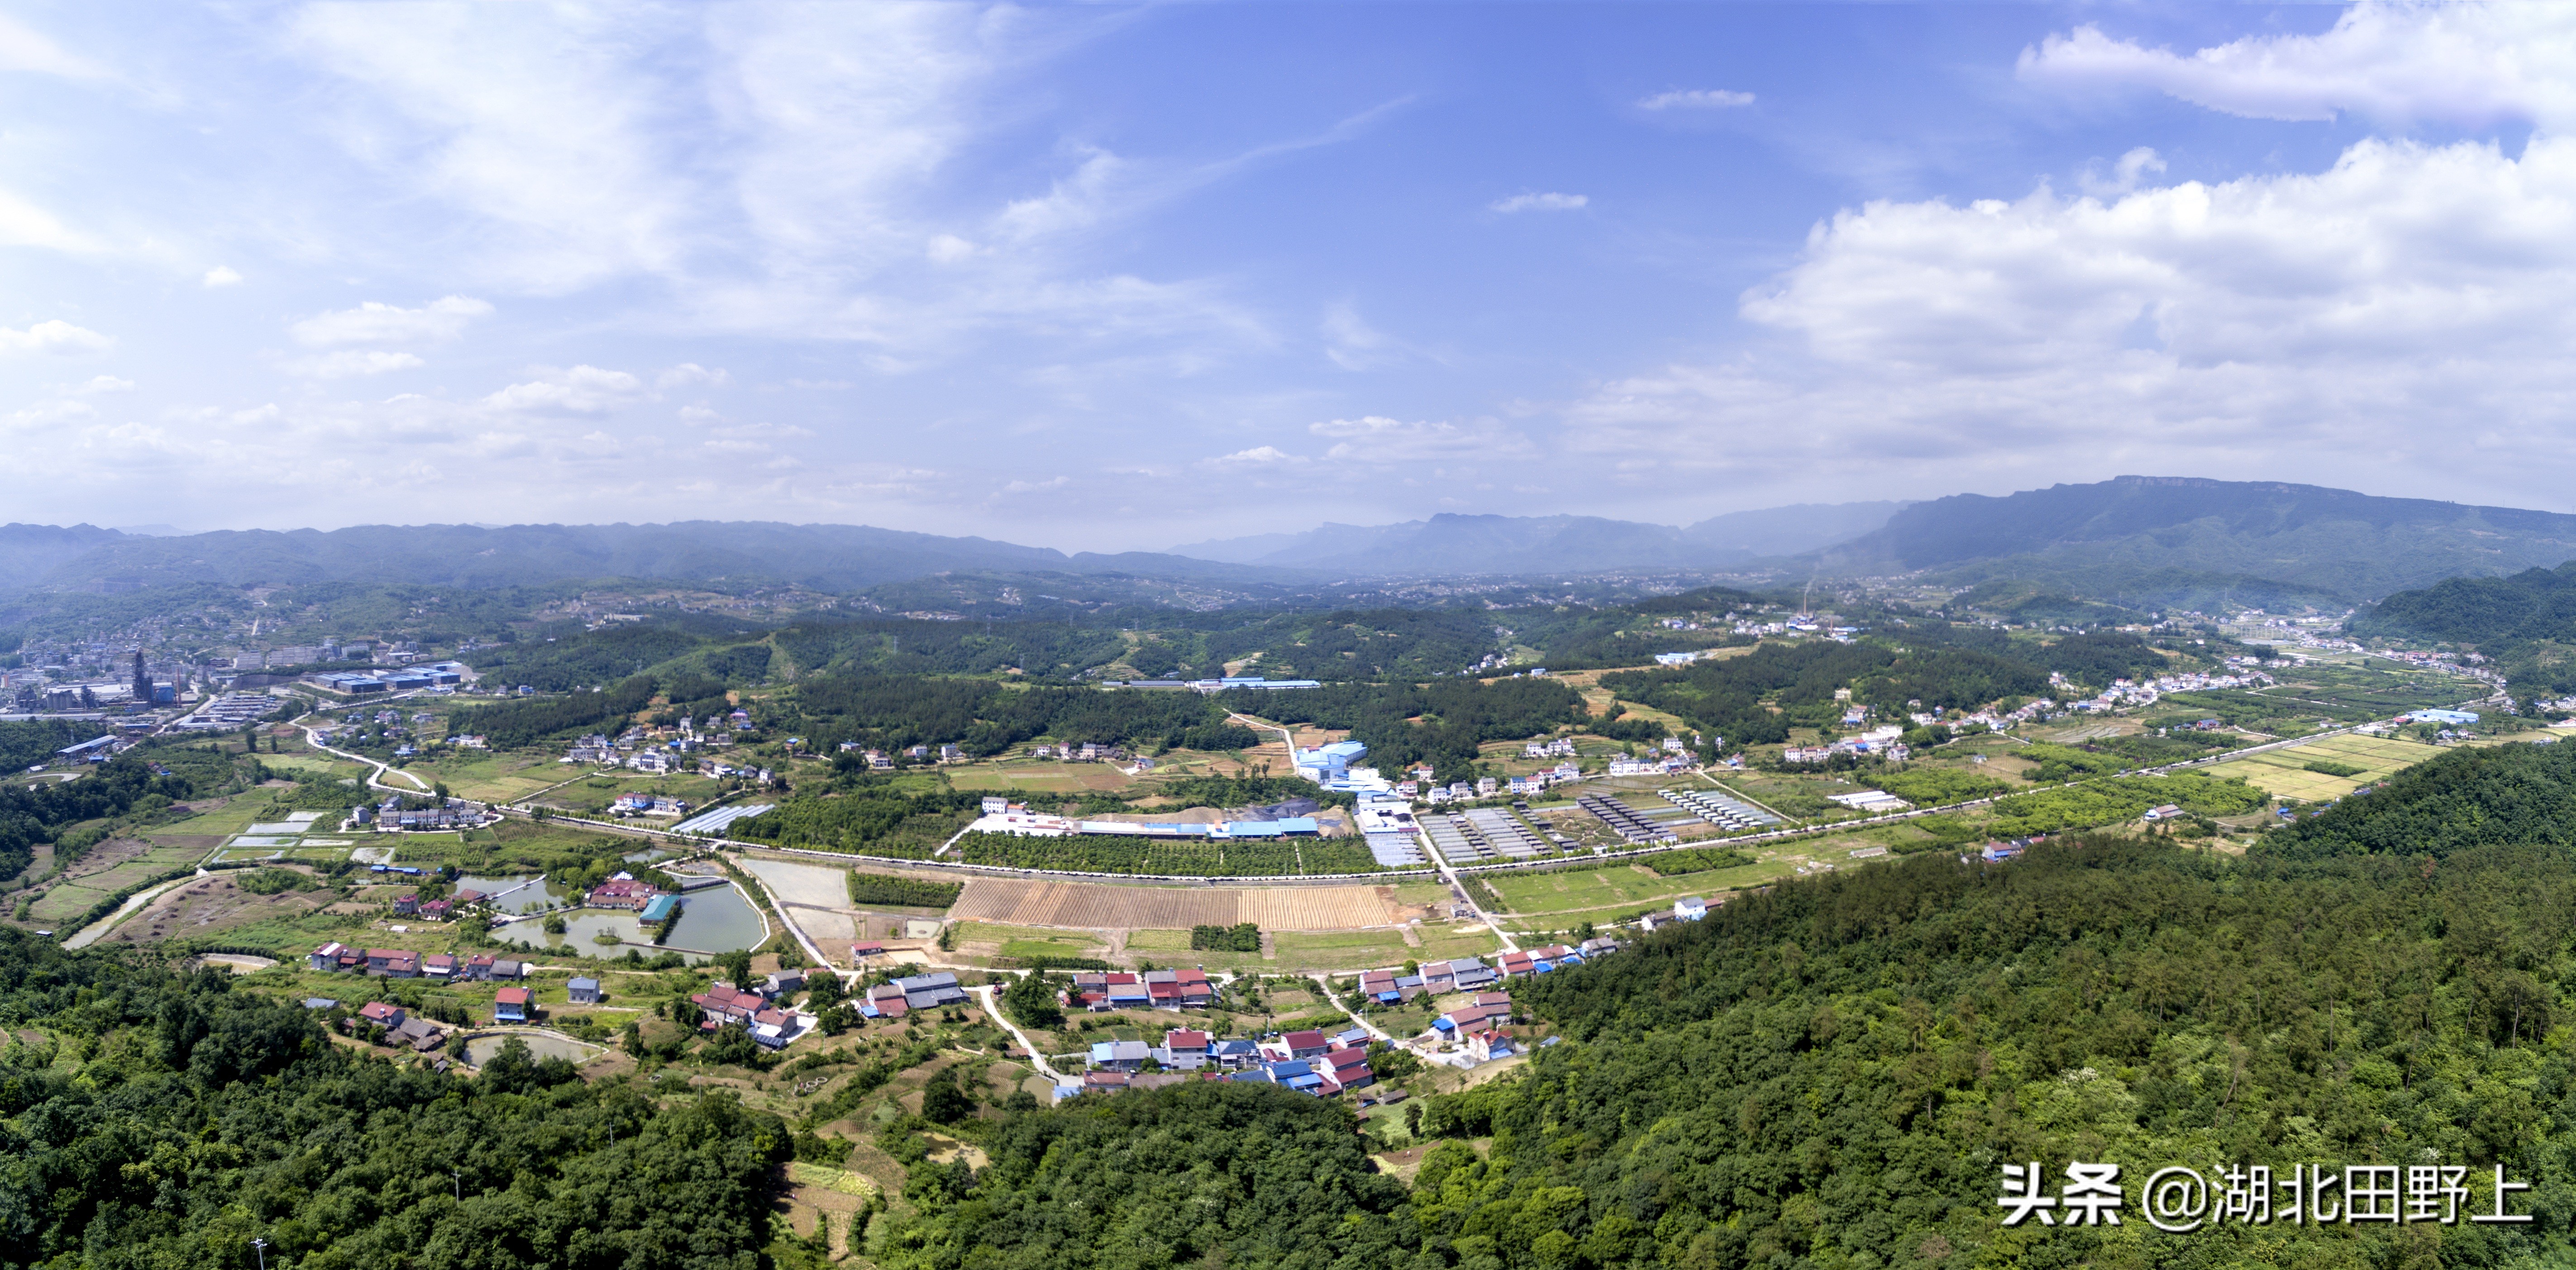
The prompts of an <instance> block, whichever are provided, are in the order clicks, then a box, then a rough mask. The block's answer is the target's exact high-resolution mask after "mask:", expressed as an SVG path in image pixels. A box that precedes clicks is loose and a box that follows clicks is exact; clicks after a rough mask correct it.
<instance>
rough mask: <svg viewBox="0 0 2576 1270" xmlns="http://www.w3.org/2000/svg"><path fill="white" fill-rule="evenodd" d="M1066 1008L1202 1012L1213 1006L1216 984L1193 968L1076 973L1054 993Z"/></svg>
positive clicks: (1202, 971) (1201, 971) (1200, 971)
mask: <svg viewBox="0 0 2576 1270" xmlns="http://www.w3.org/2000/svg"><path fill="white" fill-rule="evenodd" d="M1057 996H1058V998H1059V999H1061V1000H1062V1001H1063V1002H1064V1004H1065V1007H1066V1008H1067V1009H1073V1010H1088V1011H1091V1012H1093V1013H1098V1012H1100V1011H1103V1010H1128V1009H1137V1010H1143V1009H1154V1010H1204V1009H1206V1008H1208V1007H1209V1006H1211V1005H1213V1004H1215V1003H1216V985H1215V984H1214V983H1211V982H1209V980H1208V976H1207V972H1206V971H1204V970H1201V969H1199V968H1198V967H1196V966H1191V967H1186V968H1183V969H1176V970H1146V971H1130V970H1107V971H1102V970H1086V971H1077V972H1076V973H1075V974H1074V976H1073V986H1072V987H1071V988H1070V989H1068V990H1066V991H1064V992H1061V993H1058V994H1057Z"/></svg>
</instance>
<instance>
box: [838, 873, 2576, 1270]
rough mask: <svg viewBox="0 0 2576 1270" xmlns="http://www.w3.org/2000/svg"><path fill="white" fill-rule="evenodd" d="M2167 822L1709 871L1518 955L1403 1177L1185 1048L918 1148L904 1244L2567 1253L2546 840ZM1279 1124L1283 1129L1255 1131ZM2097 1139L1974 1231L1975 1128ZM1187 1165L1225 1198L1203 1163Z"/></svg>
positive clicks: (2403, 1255) (973, 1248)
mask: <svg viewBox="0 0 2576 1270" xmlns="http://www.w3.org/2000/svg"><path fill="white" fill-rule="evenodd" d="M2426 865H2427V861H2426V860H2423V859H2400V858H2395V857H2387V856H2332V857H2328V858H2323V859H2291V858H2282V857H2280V856H2277V855H2273V854H2271V853H2269V852H2268V851H2261V850H2258V852H2257V853H2256V854H2255V855H2254V856H2253V857H2251V858H2249V859H2244V860H2233V859H2230V858H2228V857H2224V856H2219V855H2215V854H2211V853H2204V852H2196V851H2192V850H2188V849H2185V848H2182V847H2178V846H2176V845H2174V844H2173V843H2171V842H2170V841H2168V840H2163V839H2154V838H2148V839H2136V838H2117V837H2100V838H2089V839H2078V840H2072V841H2061V842H2055V843H2047V844H2042V845H2041V846H2039V847H2037V848H2034V849H2033V850H2032V852H2031V853H2030V854H2029V855H2027V856H2025V857H2024V858H2023V859H2021V860H2019V861H2017V862H2014V863H2012V864H2009V865H2001V866H1987V865H1962V864H1961V863H1959V862H1958V861H1957V860H1956V859H1955V858H1952V857H1948V856H1943V855H1930V856H1920V857H1913V858H1910V859H1907V860H1905V861H1901V862H1898V863H1895V864H1892V865H1883V866H1872V867H1869V868H1862V869H1854V870H1847V871H1838V872H1836V873H1834V874H1832V875H1829V876H1826V877H1823V878H1818V879H1811V880H1801V881H1798V882H1793V883H1788V884H1784V885H1781V886H1779V887H1777V888H1774V889H1772V890H1770V891H1768V892H1766V893H1763V894H1760V895H1750V896H1744V897H1741V898H1738V899H1737V900H1735V901H1734V902H1732V903H1730V904H1727V905H1726V906H1724V907H1723V908H1720V909H1717V910H1713V911H1712V912H1711V913H1710V915H1709V917H1708V918H1707V920H1705V921H1704V922H1699V923H1683V924H1680V925H1678V926H1676V927H1673V928H1668V929H1667V930H1664V931H1660V932H1657V933H1656V934H1654V935H1652V936H1650V937H1647V938H1645V939H1642V940H1640V941H1638V942H1636V943H1635V944H1634V946H1632V947H1631V948H1630V949H1628V950H1627V951H1624V952H1622V953H1620V954H1619V955H1617V956H1615V957H1611V958H1607V959H1603V960H1599V961H1596V962H1593V963H1590V964H1587V965H1584V966H1580V967H1575V968H1570V969H1566V970H1560V971H1558V972H1556V973H1553V974H1549V975H1545V976H1540V977H1538V978H1535V979H1529V980H1522V981H1518V982H1516V983H1515V984H1514V985H1513V991H1514V997H1515V1012H1516V1013H1520V1014H1524V1015H1530V1016H1534V1017H1537V1018H1540V1019H1543V1020H1546V1021H1547V1022H1548V1023H1549V1025H1550V1026H1552V1027H1553V1028H1554V1029H1555V1030H1556V1033H1557V1034H1558V1035H1560V1036H1562V1037H1564V1038H1565V1039H1566V1041H1567V1043H1565V1044H1560V1045H1554V1046H1549V1047H1542V1048H1540V1049H1538V1050H1537V1051H1536V1052H1535V1053H1534V1055H1533V1056H1532V1057H1531V1059H1530V1060H1528V1064H1527V1066H1526V1068H1525V1069H1523V1070H1521V1071H1519V1072H1516V1073H1512V1074H1507V1075H1506V1076H1504V1077H1503V1078H1502V1079H1500V1080H1497V1081H1493V1082H1490V1083H1486V1084H1482V1085H1478V1086H1476V1087H1475V1088H1473V1089H1470V1090H1467V1091H1464V1092H1461V1093H1456V1094H1449V1095H1442V1096H1437V1097H1434V1098H1431V1099H1429V1100H1428V1105H1427V1106H1426V1107H1425V1109H1424V1114H1423V1116H1422V1119H1421V1126H1420V1128H1421V1132H1422V1133H1423V1134H1424V1135H1426V1136H1428V1137H1430V1138H1432V1139H1433V1140H1434V1141H1435V1143H1436V1145H1434V1146H1433V1148H1432V1149H1431V1151H1430V1152H1429V1153H1428V1154H1427V1155H1426V1156H1425V1157H1424V1159H1423V1161H1422V1164H1421V1168H1420V1172H1419V1173H1418V1174H1417V1176H1416V1177H1415V1179H1414V1182H1413V1185H1412V1187H1411V1188H1410V1192H1409V1194H1408V1193H1406V1192H1404V1191H1401V1190H1398V1189H1396V1188H1395V1187H1394V1186H1393V1184H1392V1183H1390V1182H1388V1181H1387V1180H1386V1179H1384V1178H1383V1177H1382V1176H1378V1175H1374V1174H1372V1173H1371V1172H1370V1171H1369V1170H1368V1169H1367V1168H1366V1167H1365V1165H1364V1164H1362V1163H1361V1162H1360V1160H1359V1157H1358V1155H1357V1152H1358V1151H1359V1150H1360V1149H1361V1148H1360V1145H1359V1143H1360V1142H1361V1141H1362V1140H1361V1139H1357V1138H1354V1137H1352V1136H1351V1133H1350V1122H1349V1121H1348V1119H1347V1114H1348V1113H1347V1112H1346V1111H1345V1110H1344V1109H1342V1108H1341V1107H1339V1106H1335V1105H1331V1104H1317V1103H1313V1102H1305V1101H1301V1100H1299V1099H1297V1098H1295V1097H1294V1096H1288V1095H1282V1094H1280V1093H1279V1091H1276V1090H1270V1089H1265V1088H1258V1087H1255V1088H1252V1089H1249V1090H1246V1089H1243V1088H1242V1087H1240V1086H1237V1085H1233V1084H1223V1085H1203V1084H1192V1085H1186V1086H1181V1087H1178V1088H1174V1089H1169V1090H1161V1091H1155V1092H1151V1093H1134V1094H1126V1095H1121V1096H1118V1097H1116V1098H1106V1099H1098V1100H1091V1099H1085V1100H1082V1101H1081V1102H1078V1103H1075V1104H1072V1105H1070V1106H1068V1107H1067V1108H1065V1109H1063V1110H1055V1111H1027V1112H1019V1113H1014V1114H1012V1115H1010V1116H1008V1117H1007V1118H1006V1120H1005V1121H1004V1123H1003V1126H1002V1127H1001V1129H1000V1130H999V1131H998V1132H996V1133H993V1134H991V1135H989V1136H988V1137H987V1138H986V1139H985V1140H984V1145H985V1148H986V1150H987V1152H988V1153H989V1154H990V1156H991V1159H992V1163H991V1165H990V1167H988V1168H985V1169H982V1170H968V1169H963V1168H959V1167H956V1166H954V1165H937V1164H932V1163H929V1162H927V1161H924V1162H923V1163H920V1164H916V1165H915V1166H914V1168H913V1177H912V1181H911V1182H910V1183H909V1184H908V1185H907V1187H906V1194H907V1195H908V1196H911V1197H913V1199H914V1201H915V1204H916V1205H917V1213H916V1214H915V1215H914V1216H912V1217H910V1218H908V1219H906V1220H904V1221H903V1222H901V1223H899V1224H898V1225H897V1226H896V1227H895V1228H894V1230H893V1231H892V1232H891V1233H890V1235H889V1238H888V1239H887V1241H886V1244H885V1246H884V1248H883V1249H882V1250H881V1252H882V1256H883V1259H884V1261H885V1264H888V1265H892V1266H906V1267H941V1268H943V1270H944V1268H948V1267H961V1268H962V1267H970V1266H987V1265H990V1266H1020V1265H1026V1266H1071V1267H1106V1266H1129V1265H1175V1264H1182V1263H1195V1264H1208V1265H1213V1264H1220V1263H1221V1264H1225V1265H1229V1266H1237V1267H1271V1266H1281V1267H1287V1266H1294V1267H1318V1268H1322V1267H1328V1266H1329V1267H1343V1266H1350V1267H1360V1266H1370V1267H1377V1266H1384V1267H1400V1268H1402V1270H1435V1268H1445V1267H1458V1268H1459V1270H1626V1268H1631V1267H1636V1268H1642V1267H1656V1266H1672V1267H1682V1266H1689V1267H1717V1268H1722V1270H1736V1268H1738V1267H1754V1266H1781V1267H1863V1266H1887V1267H1899V1266H1906V1267H1913V1266H1920V1267H1931V1266H1946V1265H1986V1266H2025V1267H2034V1268H2036V1267H2074V1266H2083V1265H2094V1266H2139V1267H2149V1266H2153V1267H2178V1268H2179V1267H2202V1266H2221V1265H2277V1266H2317V1267H2330V1266H2331V1267H2341V1266H2374V1267H2390V1268H2392V1270H2394V1268H2397V1267H2411V1266H2433V1265H2445V1266H2453V1267H2461V1266H2538V1265H2545V1264H2564V1263H2565V1262H2566V1260H2567V1259H2568V1258H2569V1257H2570V1256H2571V1255H2576V1246H2571V1243H2570V1222H2571V1219H2572V1218H2576V1166H2571V1165H2570V1163H2569V1162H2568V1161H2569V1160H2570V1158H2571V1155H2570V1148H2571V1147H2576V1120H2570V1119H2569V1118H2568V1117H2567V1115H2566V1114H2565V1112H2564V1109H2563V1108H2562V1107H2561V1106H2560V1104H2561V1103H2563V1102H2564V1100H2565V1099H2566V1097H2567V1091H2568V1090H2570V1089H2576V1052H2571V1051H2570V1049H2569V1048H2568V1046H2567V1045H2566V1044H2565V1036H2566V1030H2565V1022H2566V1019H2567V1017H2568V1006H2567V998H2566V996H2565V994H2564V993H2563V991H2562V988H2561V984H2562V982H2563V981H2564V978H2565V976H2567V975H2568V973H2569V972H2570V971H2571V969H2576V963H2572V962H2571V958H2570V955H2569V953H2568V952H2567V949H2568V947H2569V946H2570V943H2571V941H2576V863H2571V861H2570V859H2569V857H2568V855H2567V853H2566V852H2565V851H2564V850H2562V849H2559V848H2554V847H2539V848H2533V847H2510V846H2483V847H2462V848H2460V849H2458V850H2455V851H2453V852H2452V853H2450V854H2449V855H2447V856H2445V857H2444V858H2443V859H2441V860H2440V862H2439V864H2438V867H2426ZM1283 1142H1298V1143H1301V1144H1302V1145H1303V1150H1302V1152H1301V1154H1300V1155H1299V1156H1298V1157H1297V1158H1296V1167H1289V1166H1288V1165H1287V1164H1286V1163H1285V1162H1283V1161H1281V1160H1280V1159H1279V1158H1278V1157H1277V1156H1276V1155H1274V1154H1273V1152H1274V1150H1275V1149H1276V1148H1277V1146H1278V1145H1279V1144H1281V1143H1283ZM2031 1160H2036V1161H2039V1162H2041V1164H2042V1166H2043V1168H2044V1169H2046V1170H2047V1171H2048V1173H2049V1174H2050V1176H2051V1177H2052V1178H2054V1177H2056V1176H2057V1175H2058V1173H2059V1171H2060V1170H2062V1169H2063V1168H2064V1167H2065V1166H2066V1165H2067V1164H2068V1163H2070V1162H2072V1161H2098V1162H2112V1163H2118V1164H2120V1165H2122V1166H2123V1168H2124V1179H2125V1181H2126V1184H2127V1186H2128V1189H2129V1196H2128V1201H2127V1204H2126V1206H2125V1220H2124V1222H2123V1224H2122V1225H2120V1226H2118V1227H2116V1228H2098V1227H2071V1226H2056V1227H2041V1226H2038V1225H2037V1224H2035V1223H2034V1224H2029V1225H2025V1226H2023V1227H2020V1228H2016V1229H2009V1230H2007V1229H2005V1228H2003V1227H2002V1226H2001V1225H2000V1222H1999V1220H1998V1218H1999V1213H1998V1209H1997V1206H1996V1202H1995V1201H1996V1197H1997V1195H1998V1194H1999V1193H2000V1191H2001V1183H2002V1174H2001V1166H2002V1165H2003V1164H2004V1163H2006V1162H2019V1161H2031ZM2428 1160H2431V1161H2439V1162H2441V1163H2443V1164H2445V1165H2455V1166H2459V1167H2463V1168H2466V1169H2467V1170H2469V1172H2468V1177H2469V1179H2470V1182H2469V1185H2470V1193H2471V1196H2472V1198H2473V1207H2475V1208H2477V1209H2479V1210H2483V1209H2484V1207H2485V1206H2486V1205H2487V1204H2488V1203H2489V1202H2490V1200H2491V1196H2490V1194H2489V1192H2488V1191H2487V1189H2486V1188H2485V1185H2484V1183H2483V1179H2486V1178H2489V1177H2491V1173H2490V1172H2489V1170H2490V1169H2491V1168H2492V1167H2493V1166H2495V1165H2497V1164H2502V1165H2503V1166H2504V1167H2505V1168H2506V1170H2507V1172H2508V1174H2509V1176H2510V1177H2512V1178H2513V1179H2514V1180H2517V1181H2524V1182H2529V1183H2532V1184H2533V1185H2534V1188H2535V1189H2534V1190H2533V1191H2532V1192H2530V1193H2529V1194H2528V1195H2524V1196H2520V1197H2517V1198H2516V1199H2515V1200H2514V1201H2513V1204H2514V1211H2517V1212H2529V1213H2535V1214H2537V1215H2538V1218H2539V1220H2538V1221H2536V1222H2534V1223H2532V1224H2530V1225H2526V1226H2503V1227H2480V1226H2472V1225H2468V1224H2466V1223H2462V1224H2458V1225H2451V1226H2440V1225H2433V1224H2426V1223H2417V1224H2411V1225H2402V1226H2396V1227H2371V1226H2343V1225H2336V1226H2327V1227H2322V1228H2320V1227H2315V1226H2306V1227H2302V1226H2295V1225H2290V1224H2287V1223H2282V1224H2276V1225H2272V1226H2269V1227H2260V1226H2249V1225H2245V1224H2242V1223H2236V1224H2229V1225H2225V1226H2222V1227H2220V1228H2217V1229H2211V1230H2204V1231H2200V1232H2197V1233H2193V1234H2184V1235H2172V1234H2164V1233H2160V1232H2158V1231H2156V1230H2154V1229H2153V1228H2151V1227H2150V1226H2149V1225H2148V1224H2147V1223H2146V1222H2145V1220H2144V1214H2143V1212H2142V1211H2141V1209H2140V1203H2139V1200H2138V1198H2137V1194H2136V1192H2137V1189H2138V1186H2139V1184H2140V1183H2141V1182H2143V1181H2144V1179H2145V1177H2146V1175H2147V1174H2148V1173H2150V1172H2151V1171H2153V1170H2155V1169H2157V1168H2161V1167H2164V1166H2167V1165H2172V1164H2182V1165H2189V1166H2194V1167H2197V1168H2200V1169H2202V1170H2203V1171H2204V1172H2208V1173H2211V1174H2215V1173H2216V1172H2217V1171H2218V1170H2219V1169H2220V1168H2222V1167H2224V1166H2226V1165H2228V1164H2231V1163H2237V1164H2270V1165H2274V1166H2277V1167H2279V1168H2281V1169H2282V1170H2283V1171H2284V1172H2286V1170H2287V1168H2288V1166H2289V1165H2291V1164H2293V1163H2302V1164H2330V1165H2336V1166H2341V1165H2347V1164H2381V1163H2393V1164H2416V1163H2421V1162H2423V1161H2428ZM1217 1197H1221V1199H1220V1198H1217Z"/></svg>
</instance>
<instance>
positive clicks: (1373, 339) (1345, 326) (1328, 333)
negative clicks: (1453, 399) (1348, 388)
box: [1322, 304, 1412, 370]
mask: <svg viewBox="0 0 2576 1270" xmlns="http://www.w3.org/2000/svg"><path fill="white" fill-rule="evenodd" d="M1322 331H1323V336H1324V355H1325V356H1326V357H1330V358H1332V359H1333V364H1334V365H1336V366H1339V367H1341V368H1342V369H1344V370H1371V369H1375V368H1377V367H1380V366H1387V365H1392V364H1394V363H1397V362H1401V361H1404V360H1406V359H1407V357H1408V355H1409V354H1410V353H1411V351H1412V350H1410V349H1408V348H1407V347H1405V345H1404V344H1403V343H1402V342H1401V341H1398V340H1397V339H1395V338H1394V337H1393V336H1390V335H1388V334H1387V333H1385V332H1384V331H1381V330H1378V329H1377V328H1376V327H1373V326H1370V325H1369V324H1368V323H1367V322H1366V321H1365V320H1363V319H1362V318H1361V317H1360V315H1359V310H1358V309H1356V308H1353V307H1352V306H1351V305H1349V304H1335V305H1332V306H1330V307H1328V308H1326V309H1325V310H1324V320H1323V323H1322Z"/></svg>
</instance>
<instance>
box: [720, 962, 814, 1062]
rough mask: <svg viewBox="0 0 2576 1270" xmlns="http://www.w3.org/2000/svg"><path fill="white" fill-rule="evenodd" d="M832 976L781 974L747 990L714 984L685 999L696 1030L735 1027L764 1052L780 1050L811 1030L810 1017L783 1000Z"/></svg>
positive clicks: (804, 972) (802, 972)
mask: <svg viewBox="0 0 2576 1270" xmlns="http://www.w3.org/2000/svg"><path fill="white" fill-rule="evenodd" d="M832 973H833V972H832V971H830V970H826V969H823V968H821V967H816V968H814V969H811V970H781V971H779V972H777V973H776V974H773V975H770V976H769V977H767V978H765V979H763V980H761V981H760V982H759V983H757V984H754V985H751V986H749V987H736V986H735V985H733V984H731V983H728V982H725V981H723V980H718V981H717V982H715V983H713V984H711V985H709V986H708V988H707V990H706V991H704V992H700V993H697V994H695V995H693V996H691V997H690V998H689V1004H691V1005H694V1006H696V1007H697V1008H698V1028H699V1030H701V1031H705V1032H713V1031H717V1030H719V1029H721V1028H725V1027H728V1026H739V1027H741V1028H743V1029H744V1030H745V1031H748V1032H749V1033H751V1039H752V1040H753V1041H755V1042H757V1043H759V1045H760V1046H761V1047H762V1048H764V1049H773V1050H774V1049H784V1048H786V1047H787V1043H788V1042H789V1041H793V1040H795V1039H796V1038H797V1037H799V1036H802V1035H804V1034H805V1031H806V1029H808V1028H811V1027H813V1026H814V1022H815V1020H814V1016H812V1015H811V1014H807V1013H805V1012H803V1011H799V1010H791V1009H788V1008H786V1007H785V1006H784V1004H783V1003H784V1002H785V1001H786V999H787V998H789V997H792V996H794V995H796V994H797V993H799V992H803V991H804V990H805V985H806V983H807V982H808V981H810V980H813V979H818V978H821V977H823V976H826V975H830V974H832Z"/></svg>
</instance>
